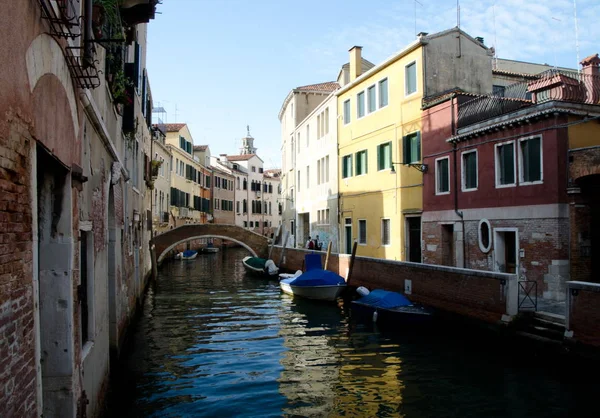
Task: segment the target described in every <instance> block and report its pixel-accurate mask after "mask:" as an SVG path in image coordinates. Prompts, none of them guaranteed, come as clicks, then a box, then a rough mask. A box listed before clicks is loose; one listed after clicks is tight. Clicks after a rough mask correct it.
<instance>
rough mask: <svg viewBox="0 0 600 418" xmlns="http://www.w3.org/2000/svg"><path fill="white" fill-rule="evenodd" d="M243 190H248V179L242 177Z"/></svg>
mask: <svg viewBox="0 0 600 418" xmlns="http://www.w3.org/2000/svg"><path fill="white" fill-rule="evenodd" d="M244 190H248V180H246V179H244Z"/></svg>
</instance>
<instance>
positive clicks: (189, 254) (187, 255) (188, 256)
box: [175, 250, 198, 260]
mask: <svg viewBox="0 0 600 418" xmlns="http://www.w3.org/2000/svg"><path fill="white" fill-rule="evenodd" d="M197 256H198V251H194V250H185V251H184V252H181V253H179V254H176V255H175V258H176V259H177V260H193V259H194V258H196V257H197Z"/></svg>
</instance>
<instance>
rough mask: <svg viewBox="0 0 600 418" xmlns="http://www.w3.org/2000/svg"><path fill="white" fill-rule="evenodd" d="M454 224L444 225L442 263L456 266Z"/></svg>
mask: <svg viewBox="0 0 600 418" xmlns="http://www.w3.org/2000/svg"><path fill="white" fill-rule="evenodd" d="M454 254H455V252H454V225H453V224H452V225H442V265H444V266H454V265H455V261H454Z"/></svg>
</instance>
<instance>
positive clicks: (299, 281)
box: [279, 269, 346, 301]
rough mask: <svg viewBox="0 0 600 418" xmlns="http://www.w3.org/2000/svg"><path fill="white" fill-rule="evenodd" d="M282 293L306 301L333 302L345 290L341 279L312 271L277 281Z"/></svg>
mask: <svg viewBox="0 0 600 418" xmlns="http://www.w3.org/2000/svg"><path fill="white" fill-rule="evenodd" d="M279 287H280V288H281V290H282V291H283V293H287V294H289V295H293V296H301V297H304V298H308V299H317V300H328V301H333V300H335V299H337V297H338V296H340V295H341V293H342V292H343V291H344V289H346V281H345V280H344V278H343V277H341V276H340V275H338V274H335V273H334V272H332V271H328V270H323V269H312V270H310V271H307V272H305V273H302V274H301V275H299V276H297V275H294V276H293V277H288V278H283V279H282V280H280V281H279Z"/></svg>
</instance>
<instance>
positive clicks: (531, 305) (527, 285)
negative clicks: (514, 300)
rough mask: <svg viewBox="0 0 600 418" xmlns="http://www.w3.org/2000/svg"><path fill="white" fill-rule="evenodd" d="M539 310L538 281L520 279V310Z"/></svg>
mask: <svg viewBox="0 0 600 418" xmlns="http://www.w3.org/2000/svg"><path fill="white" fill-rule="evenodd" d="M531 310H533V311H537V282H536V281H535V280H519V311H531Z"/></svg>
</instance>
